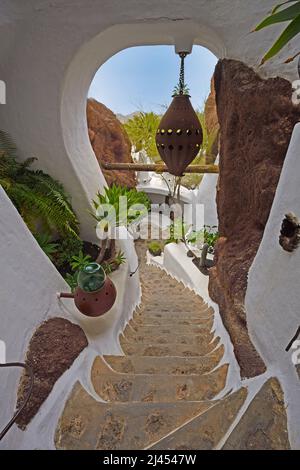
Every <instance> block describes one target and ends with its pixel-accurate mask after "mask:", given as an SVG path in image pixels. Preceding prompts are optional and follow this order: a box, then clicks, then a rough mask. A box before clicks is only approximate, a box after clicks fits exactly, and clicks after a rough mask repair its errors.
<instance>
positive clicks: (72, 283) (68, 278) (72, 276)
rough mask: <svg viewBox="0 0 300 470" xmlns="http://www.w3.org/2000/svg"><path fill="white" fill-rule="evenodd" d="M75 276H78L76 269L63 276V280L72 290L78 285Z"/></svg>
mask: <svg viewBox="0 0 300 470" xmlns="http://www.w3.org/2000/svg"><path fill="white" fill-rule="evenodd" d="M77 276H78V272H77V271H76V272H75V273H73V274H69V273H68V274H67V275H66V277H65V281H66V282H67V283H68V284H69V286H70V288H71V291H72V292H74V290H75V289H76V287H77V286H78V281H77Z"/></svg>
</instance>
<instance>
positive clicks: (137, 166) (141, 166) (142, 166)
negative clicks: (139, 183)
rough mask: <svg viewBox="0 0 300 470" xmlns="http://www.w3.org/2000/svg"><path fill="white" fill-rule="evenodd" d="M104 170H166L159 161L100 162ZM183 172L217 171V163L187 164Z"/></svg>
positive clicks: (161, 171)
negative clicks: (149, 162)
mask: <svg viewBox="0 0 300 470" xmlns="http://www.w3.org/2000/svg"><path fill="white" fill-rule="evenodd" d="M101 167H102V168H103V169H104V170H126V171H155V172H156V173H164V172H168V168H167V166H166V165H164V164H161V163H153V164H146V163H104V162H102V163H101ZM184 173H219V165H189V166H188V167H187V168H186V169H185V170H184Z"/></svg>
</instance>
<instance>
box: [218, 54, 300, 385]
mask: <svg viewBox="0 0 300 470" xmlns="http://www.w3.org/2000/svg"><path fill="white" fill-rule="evenodd" d="M215 87H216V100H217V110H218V117H219V122H220V126H221V142H220V145H221V149H220V174H219V183H218V191H217V206H218V217H219V232H220V234H221V238H220V240H219V242H218V244H217V248H216V256H215V261H216V266H215V267H214V268H212V269H211V270H210V284H209V291H210V295H211V297H212V298H213V299H214V300H215V301H216V302H217V303H218V304H219V306H220V312H221V315H222V317H223V321H224V324H225V326H226V328H227V330H228V331H229V334H230V336H231V339H232V341H233V344H234V349H235V354H236V356H237V359H238V361H239V364H240V366H241V372H242V375H243V376H247V377H251V376H255V375H257V374H260V373H262V372H263V371H264V370H265V366H264V364H263V361H262V360H261V358H260V357H259V356H258V354H257V352H256V351H255V349H254V347H253V345H252V344H251V342H250V339H249V336H248V333H247V319H246V314H245V309H244V298H245V292H246V287H247V274H248V270H249V267H250V265H251V263H252V261H253V259H254V256H255V254H256V252H257V249H258V246H259V244H260V241H261V238H262V235H263V231H264V227H265V225H266V221H267V219H268V216H269V212H270V208H271V205H272V201H273V198H274V193H275V190H276V186H277V183H278V179H279V176H280V172H281V168H282V164H283V161H284V158H285V155H286V151H287V148H288V144H289V141H290V137H291V133H292V130H293V127H294V125H295V123H296V122H297V121H298V120H299V118H300V108H299V107H295V106H293V104H292V100H291V94H292V87H291V84H290V83H289V82H288V81H286V80H284V79H281V78H274V79H273V78H272V79H268V80H263V79H261V78H260V77H259V76H258V75H257V74H256V73H255V72H254V71H253V70H252V69H250V68H248V67H247V66H246V65H244V64H243V63H241V62H237V61H233V60H226V59H224V60H221V61H219V63H218V65H217V67H216V71H215ZM275 235H276V236H278V234H275ZM275 235H274V236H275Z"/></svg>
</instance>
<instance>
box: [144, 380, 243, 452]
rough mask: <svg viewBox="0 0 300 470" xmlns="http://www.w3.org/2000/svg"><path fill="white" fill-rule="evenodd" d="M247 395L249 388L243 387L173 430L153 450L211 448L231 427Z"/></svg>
mask: <svg viewBox="0 0 300 470" xmlns="http://www.w3.org/2000/svg"><path fill="white" fill-rule="evenodd" d="M246 397H247V390H246V389H245V388H241V389H240V390H238V391H237V392H235V393H233V394H232V395H230V396H229V397H227V398H225V399H223V400H222V401H220V402H219V403H217V404H216V405H214V406H213V407H212V408H210V409H209V410H208V411H206V412H205V413H203V414H201V415H200V416H199V417H197V418H195V419H193V420H192V421H191V422H190V423H188V424H186V425H185V426H183V427H181V428H180V429H178V430H177V431H175V432H173V433H172V434H170V435H169V436H167V437H166V438H165V439H162V440H161V441H160V442H159V443H158V444H156V445H154V446H153V447H151V449H153V450H211V449H214V448H215V447H216V445H217V444H218V442H219V441H220V440H221V438H222V437H223V436H224V434H225V433H226V431H227V430H228V429H229V427H230V425H231V424H232V422H233V420H234V419H235V417H236V415H237V413H238V411H239V410H240V408H241V406H242V405H243V403H244V401H245V399H246Z"/></svg>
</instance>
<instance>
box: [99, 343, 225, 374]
mask: <svg viewBox="0 0 300 470" xmlns="http://www.w3.org/2000/svg"><path fill="white" fill-rule="evenodd" d="M223 355H224V346H223V345H221V346H219V347H218V349H216V350H215V351H214V352H212V353H210V354H209V355H208V356H205V357H201V360H200V361H199V358H198V357H188V358H186V357H147V356H142V357H141V356H130V357H129V356H105V357H104V359H105V361H106V362H107V363H108V364H109V365H110V367H112V368H113V369H114V370H115V371H116V372H123V373H128V374H129V373H130V374H132V373H134V374H176V375H182V374H187V375H192V374H197V375H201V374H205V373H207V372H210V371H212V370H213V369H214V368H215V367H217V365H218V364H219V362H220V361H221V359H222V357H223Z"/></svg>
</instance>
